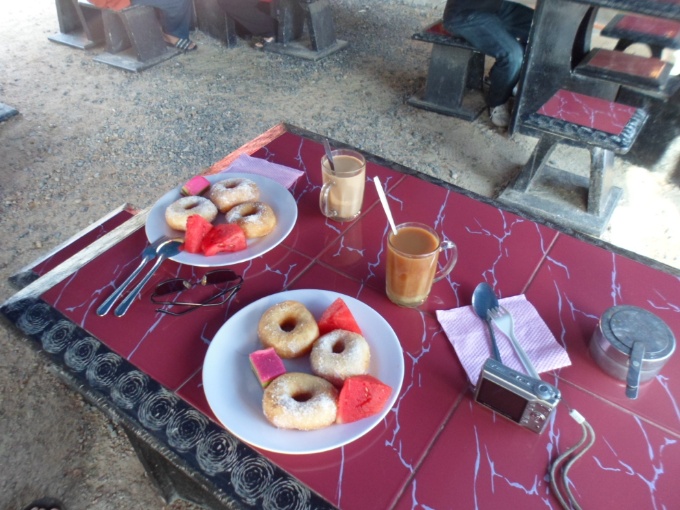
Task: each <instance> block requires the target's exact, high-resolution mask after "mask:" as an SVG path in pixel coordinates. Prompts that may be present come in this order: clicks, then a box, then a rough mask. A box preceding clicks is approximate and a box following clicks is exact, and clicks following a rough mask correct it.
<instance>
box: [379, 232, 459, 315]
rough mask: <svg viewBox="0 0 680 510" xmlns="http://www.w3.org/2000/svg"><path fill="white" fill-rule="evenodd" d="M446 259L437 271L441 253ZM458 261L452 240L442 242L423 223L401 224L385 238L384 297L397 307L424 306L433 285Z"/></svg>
mask: <svg viewBox="0 0 680 510" xmlns="http://www.w3.org/2000/svg"><path fill="white" fill-rule="evenodd" d="M444 251H448V252H449V253H448V260H447V261H446V263H445V265H444V267H443V268H442V269H441V270H439V271H438V270H437V267H438V261H439V255H440V253H442V252H444ZM457 260H458V249H457V248H456V245H455V244H454V243H453V242H451V241H441V240H440V239H439V235H437V232H435V231H434V230H433V229H431V228H430V227H428V226H427V225H423V224H422V223H403V224H401V225H398V226H397V235H394V233H392V232H390V233H389V235H388V237H387V275H386V292H387V297H388V298H389V299H390V301H392V302H393V303H395V304H397V305H400V306H407V307H415V306H419V305H421V304H423V303H424V302H425V300H426V299H427V297H428V296H429V294H430V290H431V289H432V283H434V282H436V281H439V280H441V279H442V278H444V277H445V276H447V275H448V274H449V273H450V272H451V270H452V269H453V266H454V265H455V264H456V261H457Z"/></svg>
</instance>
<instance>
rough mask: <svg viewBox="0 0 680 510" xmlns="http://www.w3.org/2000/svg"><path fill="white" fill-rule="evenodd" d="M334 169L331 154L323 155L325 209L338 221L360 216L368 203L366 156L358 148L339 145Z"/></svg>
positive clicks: (322, 202) (322, 203)
mask: <svg viewBox="0 0 680 510" xmlns="http://www.w3.org/2000/svg"><path fill="white" fill-rule="evenodd" d="M331 155H332V156H333V163H334V165H335V168H334V170H331V166H330V163H329V162H328V158H327V157H326V156H324V157H323V158H321V175H322V178H323V187H322V188H321V195H320V196H319V207H320V208H321V212H322V213H323V214H324V215H325V216H327V217H328V218H330V219H332V220H336V221H350V220H353V219H354V218H356V217H357V216H359V213H360V212H361V206H362V204H363V203H364V185H365V184H366V160H365V159H364V157H363V156H362V155H361V154H359V153H358V152H355V151H352V150H347V149H338V150H334V151H332V152H331Z"/></svg>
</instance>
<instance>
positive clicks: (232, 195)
mask: <svg viewBox="0 0 680 510" xmlns="http://www.w3.org/2000/svg"><path fill="white" fill-rule="evenodd" d="M208 198H209V199H210V200H211V201H212V202H213V203H214V204H215V205H216V206H217V208H218V209H219V210H220V212H222V213H226V212H227V211H229V210H230V209H231V208H232V207H234V206H235V205H238V204H241V203H243V202H252V201H255V200H258V199H259V198H260V188H258V187H257V184H255V182H253V181H251V180H250V179H246V178H233V179H225V180H223V181H219V182H216V183H215V184H213V185H212V186H210V191H208Z"/></svg>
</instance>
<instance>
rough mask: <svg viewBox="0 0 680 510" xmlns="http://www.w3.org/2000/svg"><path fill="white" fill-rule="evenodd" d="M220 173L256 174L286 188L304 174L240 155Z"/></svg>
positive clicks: (263, 160)
mask: <svg viewBox="0 0 680 510" xmlns="http://www.w3.org/2000/svg"><path fill="white" fill-rule="evenodd" d="M222 172H241V173H244V174H256V175H261V176H263V177H267V178H269V179H271V180H273V181H276V182H278V183H279V184H281V185H282V186H285V187H286V188H290V187H291V186H292V185H293V184H295V181H297V180H298V178H299V177H300V176H301V175H302V174H304V172H303V171H302V170H295V169H294V168H290V167H287V166H283V165H279V164H278V163H272V162H270V161H267V160H266V159H260V158H253V157H252V156H248V155H247V154H241V155H240V156H239V157H238V158H236V159H235V160H234V161H233V162H232V164H231V165H229V166H228V167H227V168H225V169H224V170H222Z"/></svg>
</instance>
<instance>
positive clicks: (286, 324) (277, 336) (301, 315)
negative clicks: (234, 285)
mask: <svg viewBox="0 0 680 510" xmlns="http://www.w3.org/2000/svg"><path fill="white" fill-rule="evenodd" d="M257 334H258V336H259V337H260V341H261V342H262V344H263V345H264V346H265V347H273V348H274V350H275V351H276V354H278V355H279V356H280V357H282V358H298V357H300V356H303V355H305V354H307V353H308V352H309V350H310V349H311V348H312V344H313V343H314V340H316V339H317V338H319V326H317V324H316V319H314V316H313V315H312V312H310V311H309V310H307V308H306V307H305V305H303V304H302V303H300V302H298V301H283V302H281V303H277V304H275V305H274V306H272V307H271V308H269V309H267V311H266V312H264V313H263V314H262V317H261V318H260V322H259V324H258V325H257Z"/></svg>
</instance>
